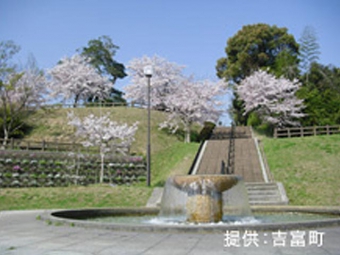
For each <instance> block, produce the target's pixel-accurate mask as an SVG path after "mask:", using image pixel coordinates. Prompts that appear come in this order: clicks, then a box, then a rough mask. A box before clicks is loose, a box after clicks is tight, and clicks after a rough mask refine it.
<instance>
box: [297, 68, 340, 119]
mask: <svg viewBox="0 0 340 255" xmlns="http://www.w3.org/2000/svg"><path fill="white" fill-rule="evenodd" d="M307 75H308V76H309V79H308V82H306V76H307ZM302 80H304V81H305V82H304V84H303V86H302V88H301V89H300V90H299V91H298V96H299V97H300V98H302V99H304V104H305V106H306V108H305V109H304V112H305V113H306V114H307V116H306V117H304V118H303V121H302V124H303V125H304V126H313V125H334V124H340V68H336V67H332V66H323V65H321V64H318V63H315V62H314V63H312V65H311V67H310V71H309V73H306V74H304V76H302Z"/></svg>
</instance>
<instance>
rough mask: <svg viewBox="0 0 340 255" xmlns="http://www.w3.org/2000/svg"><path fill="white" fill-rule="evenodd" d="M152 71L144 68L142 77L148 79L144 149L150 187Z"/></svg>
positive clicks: (148, 67) (150, 67)
mask: <svg viewBox="0 0 340 255" xmlns="http://www.w3.org/2000/svg"><path fill="white" fill-rule="evenodd" d="M152 73H153V69H152V66H151V65H148V66H145V67H144V75H145V77H146V78H147V79H148V132H147V133H148V134H147V148H146V169H147V185H148V186H150V183H151V141H150V140H151V137H150V126H151V122H150V119H151V118H150V117H151V109H150V90H151V85H150V81H151V77H152Z"/></svg>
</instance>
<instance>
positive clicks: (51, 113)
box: [25, 107, 199, 155]
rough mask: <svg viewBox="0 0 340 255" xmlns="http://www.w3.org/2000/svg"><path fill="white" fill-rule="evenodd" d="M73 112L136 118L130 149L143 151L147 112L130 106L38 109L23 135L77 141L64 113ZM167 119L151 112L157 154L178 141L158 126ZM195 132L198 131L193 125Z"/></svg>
mask: <svg viewBox="0 0 340 255" xmlns="http://www.w3.org/2000/svg"><path fill="white" fill-rule="evenodd" d="M69 111H74V113H75V115H77V116H79V117H83V116H87V115H89V114H94V115H96V116H100V114H101V113H102V114H106V113H109V114H110V115H109V116H110V118H111V120H114V121H117V122H118V123H128V124H129V125H132V124H133V123H135V122H136V121H138V122H139V125H138V130H137V132H136V136H135V142H134V143H133V144H132V148H131V152H133V153H136V154H142V155H145V154H146V139H147V136H146V132H147V112H146V110H144V109H138V108H130V107H103V108H102V109H100V108H96V107H89V108H76V109H53V110H47V112H43V111H40V112H38V113H36V115H35V116H33V117H32V120H33V121H32V122H31V123H29V124H30V125H32V126H33V129H32V131H31V132H30V133H29V134H28V135H27V136H26V137H25V139H26V140H37V141H42V140H45V141H52V142H54V141H60V142H62V141H64V142H72V141H75V142H77V141H79V140H77V139H76V138H75V136H74V131H75V130H74V128H73V127H72V126H69V125H68V124H67V122H68V120H67V113H68V112H69ZM165 120H166V114H165V113H164V112H159V111H152V112H151V141H152V146H151V153H157V152H159V151H161V150H164V149H166V148H168V147H169V146H171V145H172V144H173V143H176V142H178V140H179V139H178V137H176V136H175V135H171V134H169V133H168V132H167V131H165V130H160V129H159V124H160V123H161V122H163V121H165ZM194 131H195V132H198V131H199V128H198V127H195V129H194Z"/></svg>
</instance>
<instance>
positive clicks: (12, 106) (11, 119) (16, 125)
mask: <svg viewBox="0 0 340 255" xmlns="http://www.w3.org/2000/svg"><path fill="white" fill-rule="evenodd" d="M46 83H47V82H46V79H45V76H44V74H43V72H42V71H40V70H39V69H38V68H37V67H36V63H35V61H34V60H32V59H31V60H29V63H28V66H27V67H26V69H24V70H23V71H21V72H18V71H17V70H15V69H12V70H11V71H10V72H8V73H7V74H6V75H4V76H3V79H2V80H0V116H1V118H2V121H1V125H2V129H3V134H4V140H3V145H4V146H5V145H6V144H7V141H8V139H9V137H10V136H11V135H12V134H14V133H16V132H17V131H18V130H20V128H22V126H23V125H24V124H25V122H24V120H25V119H27V118H28V116H30V113H32V112H34V111H35V110H36V109H38V108H39V107H40V106H41V105H42V104H43V103H44V102H45V99H44V94H45V93H46V89H45V88H46Z"/></svg>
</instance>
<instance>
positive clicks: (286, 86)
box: [236, 71, 304, 127]
mask: <svg viewBox="0 0 340 255" xmlns="http://www.w3.org/2000/svg"><path fill="white" fill-rule="evenodd" d="M300 87H301V84H300V83H299V82H298V81H297V80H293V81H290V80H288V79H285V78H283V77H281V78H275V76H273V75H272V74H269V73H267V72H265V71H256V72H254V73H253V74H252V75H250V76H248V77H247V78H245V79H244V80H242V81H241V83H240V85H238V86H237V88H236V93H237V94H238V95H239V96H240V98H241V99H242V100H243V101H244V105H245V113H244V114H247V113H249V112H251V111H256V112H258V113H259V115H260V116H262V118H263V119H264V120H265V121H267V122H269V123H271V124H273V125H276V126H278V127H283V126H286V125H293V126H296V125H299V121H297V119H299V118H301V117H303V116H304V114H303V113H302V112H301V110H302V108H303V100H301V99H298V98H297V97H296V96H295V93H296V91H297V90H298V89H299V88H300Z"/></svg>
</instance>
